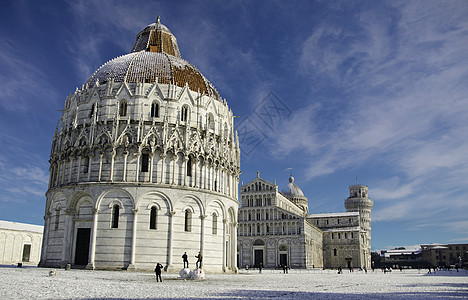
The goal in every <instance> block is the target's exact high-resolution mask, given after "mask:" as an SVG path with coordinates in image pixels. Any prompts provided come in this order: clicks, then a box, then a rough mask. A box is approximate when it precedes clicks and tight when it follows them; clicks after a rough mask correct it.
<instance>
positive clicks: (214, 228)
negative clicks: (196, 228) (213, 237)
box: [211, 213, 218, 234]
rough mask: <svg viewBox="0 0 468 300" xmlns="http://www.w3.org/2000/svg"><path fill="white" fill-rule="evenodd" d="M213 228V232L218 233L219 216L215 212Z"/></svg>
mask: <svg viewBox="0 0 468 300" xmlns="http://www.w3.org/2000/svg"><path fill="white" fill-rule="evenodd" d="M211 228H212V230H211V233H212V234H218V216H217V215H216V214H215V213H213V226H212V227H211Z"/></svg>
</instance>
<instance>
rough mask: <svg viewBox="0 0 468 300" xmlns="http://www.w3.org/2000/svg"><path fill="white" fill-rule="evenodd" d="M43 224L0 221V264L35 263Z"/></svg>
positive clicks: (38, 257) (36, 262) (40, 242)
mask: <svg viewBox="0 0 468 300" xmlns="http://www.w3.org/2000/svg"><path fill="white" fill-rule="evenodd" d="M42 231H43V226H39V225H31V224H24V223H16V222H8V221H0V264H3V265H5V264H6V265H9V264H17V263H23V264H25V265H37V264H38V263H39V260H40V258H41V245H42Z"/></svg>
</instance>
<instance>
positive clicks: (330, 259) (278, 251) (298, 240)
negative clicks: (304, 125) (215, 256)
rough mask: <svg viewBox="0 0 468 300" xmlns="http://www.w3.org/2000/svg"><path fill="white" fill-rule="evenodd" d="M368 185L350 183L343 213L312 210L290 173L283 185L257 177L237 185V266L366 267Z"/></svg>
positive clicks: (369, 206)
mask: <svg viewBox="0 0 468 300" xmlns="http://www.w3.org/2000/svg"><path fill="white" fill-rule="evenodd" d="M367 192H368V187H367V186H365V185H352V186H350V187H349V197H348V198H347V199H346V200H345V203H344V204H345V208H346V212H341V213H326V214H311V213H310V212H309V210H308V199H307V197H306V196H305V195H304V193H303V192H302V190H301V189H300V188H299V187H298V186H297V184H295V183H294V177H292V176H291V177H289V184H288V185H287V187H286V188H285V189H284V190H282V191H279V190H278V185H276V181H275V183H271V182H268V181H266V180H264V179H262V178H260V174H259V172H257V178H255V179H254V180H252V181H251V182H249V183H247V184H245V185H242V186H241V188H240V199H241V207H240V208H239V226H238V238H237V239H238V240H237V243H238V244H237V259H238V265H239V267H246V266H253V267H259V266H263V267H265V268H277V267H280V266H287V267H290V268H306V269H312V268H338V267H342V268H356V267H366V268H370V267H371V251H370V241H371V210H372V206H373V202H372V200H371V199H370V198H368V194H367Z"/></svg>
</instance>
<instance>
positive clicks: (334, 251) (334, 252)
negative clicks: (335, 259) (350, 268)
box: [333, 248, 336, 256]
mask: <svg viewBox="0 0 468 300" xmlns="http://www.w3.org/2000/svg"><path fill="white" fill-rule="evenodd" d="M333 255H334V256H336V248H335V249H333Z"/></svg>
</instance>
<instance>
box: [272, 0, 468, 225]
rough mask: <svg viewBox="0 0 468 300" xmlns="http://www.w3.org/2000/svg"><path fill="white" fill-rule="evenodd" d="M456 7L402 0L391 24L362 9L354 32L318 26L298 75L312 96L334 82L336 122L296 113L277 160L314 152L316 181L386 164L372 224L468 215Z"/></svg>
mask: <svg viewBox="0 0 468 300" xmlns="http://www.w3.org/2000/svg"><path fill="white" fill-rule="evenodd" d="M457 4H460V3H458V2H446V5H445V4H444V5H442V6H441V5H440V2H430V3H428V5H421V3H419V2H409V3H406V2H404V3H402V2H399V3H398V4H394V6H395V8H396V9H397V10H398V15H395V16H394V17H392V16H390V15H389V16H379V15H378V14H375V13H374V11H372V12H360V13H359V15H358V18H357V19H358V20H359V22H360V23H359V24H358V26H357V28H358V29H355V30H354V31H352V30H350V29H348V28H345V27H339V26H337V24H336V23H334V27H331V26H329V25H330V24H328V23H324V24H322V25H321V26H320V27H318V28H317V29H316V30H315V31H314V32H313V33H312V34H311V35H310V37H309V38H308V39H307V40H306V41H305V42H304V44H303V48H302V49H303V50H302V54H301V57H300V58H299V65H301V66H302V68H301V72H302V74H303V75H307V76H310V78H312V79H313V82H314V83H317V84H318V88H312V89H311V92H312V94H313V93H314V91H317V90H318V89H319V88H320V87H321V86H322V85H323V84H324V82H327V84H329V83H331V87H330V88H337V89H343V94H345V95H346V99H343V101H342V102H341V107H342V110H341V111H340V112H339V114H338V115H336V116H335V117H333V118H332V119H327V118H324V117H321V115H322V114H323V115H326V116H328V114H327V111H326V109H325V107H326V106H325V105H318V104H317V103H313V104H310V105H309V106H308V107H305V108H302V109H301V110H300V111H295V112H293V117H292V118H291V120H290V121H287V122H285V124H283V125H282V127H283V128H285V129H286V130H285V131H284V132H287V133H283V134H279V135H278V136H277V138H278V140H277V145H278V147H277V148H276V151H277V152H278V154H281V153H285V154H289V153H292V152H294V151H297V152H299V151H304V150H305V151H307V153H308V154H309V155H310V156H309V161H310V166H309V168H308V170H307V171H306V172H307V174H308V178H309V179H311V178H314V177H317V176H322V175H326V174H332V173H334V172H336V171H337V170H342V169H344V168H349V167H358V166H361V167H362V165H361V164H362V163H363V162H366V163H367V164H373V165H375V164H378V165H380V168H381V169H385V173H383V174H381V175H379V176H380V177H379V178H378V179H375V181H376V185H375V186H373V187H372V194H373V195H374V196H373V197H374V198H375V199H378V200H376V201H377V202H378V205H376V206H375V209H374V212H373V221H384V220H403V219H410V218H411V219H418V220H424V218H429V217H434V216H436V215H437V214H440V213H442V212H443V213H447V214H451V215H450V217H453V218H455V219H456V218H460V217H461V216H462V215H463V213H462V212H463V211H465V212H466V211H468V204H466V203H465V202H466V201H464V199H465V198H466V196H468V195H467V194H466V191H465V189H464V188H463V187H465V186H466V182H465V178H467V176H468V156H466V149H468V138H467V135H466V132H468V105H467V103H468V96H467V95H468V86H467V85H466V82H467V81H468V41H467V38H466V32H468V18H466V15H467V12H468V6H466V5H461V7H460V5H457ZM434 6H435V7H434ZM448 20H449V21H448ZM343 74H344V75H343ZM324 78H326V80H324ZM463 82H464V84H462V83H463ZM343 111H344V113H343ZM392 174H393V175H392ZM382 176H383V177H382ZM388 176H392V177H389V178H387V177H388ZM385 181H387V182H385ZM378 182H380V184H379V183H378ZM460 193H461V194H460ZM453 209H456V211H453ZM423 223H424V222H423V221H420V222H419V223H417V224H419V225H423ZM417 224H416V225H415V227H414V228H416V226H417ZM427 225H428V226H433V224H427ZM451 229H454V228H451Z"/></svg>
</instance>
